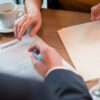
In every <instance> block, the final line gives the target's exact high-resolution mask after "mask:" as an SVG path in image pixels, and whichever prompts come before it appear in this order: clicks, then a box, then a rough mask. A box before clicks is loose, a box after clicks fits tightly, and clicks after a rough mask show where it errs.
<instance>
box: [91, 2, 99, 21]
mask: <svg viewBox="0 0 100 100" xmlns="http://www.w3.org/2000/svg"><path fill="white" fill-rule="evenodd" d="M91 20H92V21H94V20H100V3H99V4H97V5H95V6H93V7H92V8H91Z"/></svg>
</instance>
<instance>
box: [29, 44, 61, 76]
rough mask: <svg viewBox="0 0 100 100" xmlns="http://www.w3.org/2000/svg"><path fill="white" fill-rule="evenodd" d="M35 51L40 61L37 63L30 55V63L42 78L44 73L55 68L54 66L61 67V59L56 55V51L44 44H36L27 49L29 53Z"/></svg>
mask: <svg viewBox="0 0 100 100" xmlns="http://www.w3.org/2000/svg"><path fill="white" fill-rule="evenodd" d="M32 51H35V52H36V53H37V54H39V55H40V56H41V57H42V61H38V60H37V59H36V58H35V57H34V55H32V57H31V59H32V63H33V65H34V67H35V69H36V70H37V71H38V72H39V73H40V74H41V75H42V76H43V77H45V75H46V73H47V72H48V71H49V70H50V69H52V68H54V67H56V66H62V58H61V56H60V55H59V54H58V53H57V51H56V50H55V49H54V48H52V47H50V46H48V45H46V44H40V43H37V44H35V45H34V46H32V47H31V48H29V52H32Z"/></svg>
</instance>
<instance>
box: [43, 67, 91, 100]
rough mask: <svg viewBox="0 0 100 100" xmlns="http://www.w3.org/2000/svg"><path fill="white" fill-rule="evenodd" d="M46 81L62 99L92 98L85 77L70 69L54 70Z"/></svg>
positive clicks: (81, 99)
mask: <svg viewBox="0 0 100 100" xmlns="http://www.w3.org/2000/svg"><path fill="white" fill-rule="evenodd" d="M45 81H46V82H48V83H49V84H50V85H51V86H52V88H53V90H54V91H55V93H56V95H57V96H58V97H59V98H60V99H61V100H92V99H91V96H90V94H89V92H88V89H87V87H86V85H85V83H84V81H83V79H82V78H81V77H80V76H79V75H77V74H75V73H73V72H71V71H69V70H64V69H56V70H53V71H52V72H50V73H49V74H48V76H47V77H46V78H45Z"/></svg>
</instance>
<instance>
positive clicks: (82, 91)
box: [0, 69, 92, 100]
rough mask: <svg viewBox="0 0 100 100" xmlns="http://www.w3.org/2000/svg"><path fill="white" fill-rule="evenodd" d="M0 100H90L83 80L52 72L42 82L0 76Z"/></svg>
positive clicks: (63, 72)
mask: <svg viewBox="0 0 100 100" xmlns="http://www.w3.org/2000/svg"><path fill="white" fill-rule="evenodd" d="M0 100H92V99H91V96H90V94H89V93H88V89H87V87H86V85H85V83H84V81H83V79H82V78H81V77H80V76H78V75H76V74H75V73H73V72H71V71H67V70H63V69H62V70H58V69H57V70H54V71H52V72H51V73H49V75H48V76H47V77H46V78H45V81H44V82H40V81H37V80H33V79H22V78H17V77H13V76H9V75H4V74H0Z"/></svg>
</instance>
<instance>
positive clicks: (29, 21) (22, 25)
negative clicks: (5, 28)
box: [14, 12, 42, 40]
mask: <svg viewBox="0 0 100 100" xmlns="http://www.w3.org/2000/svg"><path fill="white" fill-rule="evenodd" d="M41 23H42V18H41V14H40V12H37V13H36V14H34V13H27V14H25V15H24V17H23V18H22V19H21V20H20V21H18V22H17V23H16V25H15V29H14V33H15V37H16V38H17V39H18V40H21V39H22V37H23V35H24V33H25V31H26V30H27V28H28V27H29V26H30V25H32V27H33V28H32V29H31V31H30V36H31V37H33V36H34V35H35V34H36V33H37V32H38V30H39V29H40V27H41Z"/></svg>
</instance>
